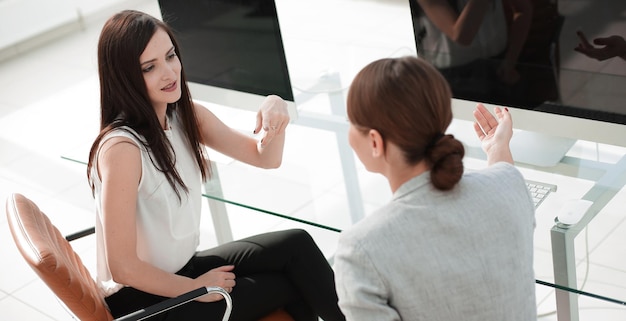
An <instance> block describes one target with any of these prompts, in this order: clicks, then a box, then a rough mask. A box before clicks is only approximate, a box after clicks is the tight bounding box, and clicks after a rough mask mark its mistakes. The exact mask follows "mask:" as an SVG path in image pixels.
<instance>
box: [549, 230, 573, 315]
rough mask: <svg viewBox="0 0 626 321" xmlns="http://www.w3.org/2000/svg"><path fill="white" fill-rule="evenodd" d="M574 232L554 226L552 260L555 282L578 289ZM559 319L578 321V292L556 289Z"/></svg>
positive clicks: (552, 232)
mask: <svg viewBox="0 0 626 321" xmlns="http://www.w3.org/2000/svg"><path fill="white" fill-rule="evenodd" d="M574 236H575V234H574V233H568V230H567V229H563V228H560V227H558V226H554V227H552V230H551V232H550V237H551V240H552V262H553V268H554V283H555V284H557V285H561V286H564V287H568V288H571V289H576V288H577V285H576V260H575V257H574ZM555 291H556V292H555V295H556V311H557V320H558V321H578V294H576V293H572V292H569V291H565V290H559V289H556V290H555Z"/></svg>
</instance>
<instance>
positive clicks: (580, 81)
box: [410, 0, 626, 124]
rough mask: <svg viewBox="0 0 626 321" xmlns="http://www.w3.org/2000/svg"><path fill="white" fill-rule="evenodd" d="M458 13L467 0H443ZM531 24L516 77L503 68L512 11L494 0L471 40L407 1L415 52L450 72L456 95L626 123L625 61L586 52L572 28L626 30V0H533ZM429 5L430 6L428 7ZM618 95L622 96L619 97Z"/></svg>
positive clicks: (592, 34) (598, 33)
mask: <svg viewBox="0 0 626 321" xmlns="http://www.w3.org/2000/svg"><path fill="white" fill-rule="evenodd" d="M442 2H445V3H446V4H447V5H449V6H451V7H453V8H454V10H456V11H457V12H460V10H461V9H462V8H459V6H462V3H466V2H467V1H454V0H442ZM530 2H531V3H532V5H533V14H532V19H531V26H530V29H529V31H528V33H527V35H526V38H525V39H524V40H523V41H521V43H520V44H519V45H521V46H522V49H521V51H520V53H519V57H518V58H517V59H515V60H514V63H515V64H514V70H515V74H516V77H517V78H515V77H508V78H507V76H506V74H507V73H506V72H503V71H502V70H504V67H503V66H504V65H505V57H506V55H507V50H508V49H509V48H510V47H511V46H513V45H515V41H516V40H517V39H515V38H512V37H511V35H512V34H507V30H510V28H511V23H510V21H511V19H512V17H513V13H512V10H511V9H510V8H507V7H505V6H504V5H503V3H505V1H492V2H491V4H490V5H489V7H488V9H487V11H486V13H485V16H484V18H483V24H482V25H481V27H480V29H478V31H477V32H476V36H475V37H474V39H473V40H472V41H471V43H470V44H467V43H466V44H459V43H458V42H457V41H453V40H451V38H450V37H447V36H446V35H445V33H443V32H442V31H440V29H439V28H437V27H438V24H441V22H437V20H441V19H437V18H433V17H429V16H428V15H427V14H426V12H427V10H423V8H421V7H420V5H419V4H418V1H417V0H410V7H411V16H412V20H413V27H414V34H415V41H416V46H417V50H418V56H421V57H424V58H425V59H427V60H429V61H431V62H432V63H433V64H434V65H435V66H436V67H437V68H438V69H439V70H440V71H441V72H442V73H443V74H444V76H445V77H446V79H448V82H449V84H450V86H451V88H452V91H453V95H454V97H455V98H458V99H464V100H470V101H479V102H485V103H490V104H495V105H504V106H510V107H517V108H522V109H527V110H534V111H541V112H547V113H553V114H559V115H567V116H573V117H580V118H586V119H592V120H599V121H603V122H611V123H617V124H626V107H624V106H626V99H624V96H623V95H622V94H621V93H622V92H624V91H626V61H624V60H623V59H621V58H619V57H617V58H612V59H608V60H605V61H598V60H596V59H592V58H589V57H587V56H585V55H583V54H581V53H579V52H577V51H575V50H574V48H575V47H576V46H577V45H578V42H579V40H578V37H577V33H576V32H577V31H579V30H580V31H583V32H584V33H585V35H586V36H587V38H588V39H589V40H590V41H592V40H593V39H595V38H598V37H608V36H612V35H619V36H622V37H626V1H623V0H593V1H592V0H589V1H578V0H576V1H575V0H530ZM431 12H432V10H431ZM620 96H622V97H620Z"/></svg>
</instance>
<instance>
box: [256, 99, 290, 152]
mask: <svg viewBox="0 0 626 321" xmlns="http://www.w3.org/2000/svg"><path fill="white" fill-rule="evenodd" d="M288 124H289V112H288V111H287V103H286V102H285V101H284V100H283V99H282V98H280V97H278V96H276V95H269V96H267V97H266V98H265V101H263V104H261V107H260V108H259V111H258V113H257V115H256V127H255V128H254V133H255V134H256V133H258V132H260V131H261V128H263V130H264V131H265V134H264V135H263V138H261V142H260V144H261V147H265V146H267V145H268V144H269V143H271V142H272V139H274V136H276V135H280V134H282V133H283V132H284V130H285V128H286V127H287V125H288Z"/></svg>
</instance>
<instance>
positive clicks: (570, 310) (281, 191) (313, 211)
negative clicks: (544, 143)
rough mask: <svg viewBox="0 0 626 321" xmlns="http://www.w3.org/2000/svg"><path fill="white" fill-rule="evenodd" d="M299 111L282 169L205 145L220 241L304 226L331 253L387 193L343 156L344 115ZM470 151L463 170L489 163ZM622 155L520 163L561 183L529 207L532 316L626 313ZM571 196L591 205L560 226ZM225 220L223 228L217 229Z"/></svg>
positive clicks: (579, 150) (592, 153) (582, 149)
mask: <svg viewBox="0 0 626 321" xmlns="http://www.w3.org/2000/svg"><path fill="white" fill-rule="evenodd" d="M331 101H332V100H331ZM317 103H325V104H328V103H327V102H326V101H319V100H318V101H317ZM218 110H219V108H217V109H215V111H216V113H219V111H218ZM241 112H243V111H225V112H224V113H223V114H220V115H219V116H220V117H221V118H225V122H226V123H229V124H230V123H231V121H233V122H236V121H237V120H239V121H241V119H246V118H247V119H252V118H251V117H252V116H253V114H252V113H251V114H250V115H249V116H235V115H234V114H238V113H241ZM300 115H301V116H303V115H304V117H311V118H313V117H318V119H314V120H313V121H312V120H310V119H303V118H299V119H298V120H296V121H295V122H294V123H293V124H291V125H290V126H289V127H288V132H287V133H288V134H287V135H288V136H287V141H286V146H285V155H284V158H283V165H282V166H281V168H279V169H275V170H261V169H256V168H253V167H250V166H248V165H245V164H241V163H239V162H237V161H234V160H232V159H228V158H225V157H223V156H221V155H219V154H217V153H215V152H213V151H209V154H210V157H212V159H213V160H214V166H216V169H217V170H216V171H215V172H216V173H217V174H218V175H219V177H216V179H217V180H215V181H213V184H208V185H207V190H206V195H205V197H207V199H209V200H211V202H209V203H213V205H211V206H214V207H215V206H217V207H221V208H222V210H223V212H222V214H218V213H219V212H216V211H215V210H213V211H212V213H211V215H214V217H213V220H214V224H216V226H215V227H216V228H217V229H218V230H220V233H222V234H221V236H220V235H218V237H222V239H221V242H223V241H228V240H230V239H232V238H240V237H245V236H247V235H249V234H247V233H250V234H254V233H260V232H263V231H265V230H268V229H269V230H271V229H280V228H288V227H302V228H305V229H307V230H309V231H310V232H311V233H312V234H313V235H314V237H315V238H316V240H317V241H318V242H319V243H320V247H322V248H323V251H324V252H325V253H326V254H327V256H328V257H330V258H332V252H333V251H334V248H335V245H334V244H335V243H334V242H336V239H337V236H336V235H335V234H337V233H338V232H340V231H341V230H344V229H346V228H349V226H350V225H351V224H352V223H353V222H355V221H356V220H358V219H360V218H361V217H364V216H367V214H368V213H370V212H371V211H373V210H374V209H376V208H378V207H379V206H381V205H383V204H385V203H386V202H387V201H388V200H389V198H390V197H391V194H390V192H389V188H388V186H387V183H386V180H384V178H383V177H382V176H380V175H377V174H372V173H368V172H367V171H365V169H364V168H363V167H362V165H361V164H360V162H358V160H356V158H355V157H354V155H350V156H351V157H350V158H349V159H347V160H346V159H345V158H342V157H344V156H343V155H345V150H346V148H349V146H348V145H347V140H342V136H341V135H346V133H347V122H346V120H345V117H341V116H338V115H334V116H333V115H332V114H331V115H330V116H329V117H328V118H327V120H326V121H328V123H329V124H330V126H329V127H328V129H322V128H320V126H312V125H311V123H315V122H320V121H321V120H320V119H323V118H324V117H322V116H320V115H316V114H315V113H310V114H309V113H303V114H300ZM228 118H230V120H229V119H228ZM457 122H461V124H462V122H463V121H457V120H455V124H458V123H457ZM247 127H249V126H247V125H242V126H241V128H247ZM343 137H344V138H345V137H347V136H343ZM457 137H459V136H457ZM459 138H460V139H461V140H463V137H462V136H461V137H459ZM342 144H343V145H342ZM342 148H343V149H344V150H343V151H342ZM476 149H477V147H475V146H467V151H468V153H467V154H468V155H467V157H466V159H465V166H466V167H467V169H468V170H472V169H479V168H483V167H484V166H486V162H485V160H484V155H482V154H481V153H482V152H481V151H480V150H476ZM350 154H351V152H350ZM624 156H626V149H625V148H621V147H615V146H610V145H602V144H595V143H592V142H585V141H578V142H577V143H576V144H575V145H574V147H573V148H572V149H571V150H570V151H569V152H568V154H567V155H566V157H565V158H564V159H563V160H562V161H561V162H560V163H559V164H557V165H556V166H554V167H549V168H545V167H537V166H532V165H525V164H517V167H518V168H519V169H520V171H522V173H523V174H524V176H525V177H526V178H527V179H529V180H535V181H540V182H545V183H550V184H555V185H557V186H558V189H557V191H556V192H554V193H552V194H550V195H549V196H548V197H547V199H546V200H545V201H544V202H543V203H542V204H541V205H540V206H539V207H538V208H537V211H536V221H537V227H536V230H535V260H536V261H535V271H536V279H537V283H538V287H537V300H538V310H539V311H538V312H539V314H540V316H542V317H545V318H547V319H548V320H549V319H550V318H558V320H559V321H563V320H579V319H580V318H581V317H586V316H589V315H591V316H599V315H602V313H603V312H604V311H612V312H615V310H618V311H621V312H622V315H626V307H625V306H624V305H625V304H626V303H625V302H624V301H626V259H624V257H625V256H624V254H626V252H625V250H624V246H623V245H622V244H623V243H624V242H623V239H624V237H623V235H624V232H623V231H625V229H626V216H624V215H623V210H622V208H623V205H622V204H624V202H626V191H625V190H624V189H623V186H624V184H625V183H626V158H625V157H624ZM350 163H351V164H350ZM350 166H351V168H350ZM345 168H348V170H350V171H351V173H350V175H351V176H350V178H349V179H348V178H346V177H345V176H344V175H343V171H344V169H345ZM350 193H356V194H358V196H357V198H356V200H357V201H358V202H360V206H359V207H358V208H356V209H355V208H351V204H352V203H353V202H354V201H355V199H350V196H349V195H350ZM569 199H589V200H592V201H593V205H592V206H591V208H590V209H589V210H588V211H587V213H586V215H585V216H584V217H583V218H582V220H581V221H580V222H579V223H578V224H576V225H573V226H569V227H567V228H564V227H560V226H557V224H556V222H555V216H556V213H557V212H558V210H559V208H560V207H561V206H562V205H563V204H564V203H565V202H566V201H567V200H569ZM214 207H213V208H214ZM358 211H362V212H361V213H359V212H358ZM216 215H217V216H216ZM220 222H222V223H220ZM224 222H225V224H227V225H224V226H222V227H220V224H224ZM242 225H254V226H255V227H256V229H254V228H253V229H252V230H251V231H249V232H246V228H242ZM316 235H318V236H316ZM557 311H558V312H557ZM555 320H556V319H555Z"/></svg>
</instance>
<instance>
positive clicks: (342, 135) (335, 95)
mask: <svg viewBox="0 0 626 321" xmlns="http://www.w3.org/2000/svg"><path fill="white" fill-rule="evenodd" d="M340 87H341V79H340V78H339V73H336V72H332V73H329V74H327V75H324V76H323V77H322V78H321V79H319V81H318V83H317V84H315V85H314V86H313V87H312V88H310V89H309V90H310V91H311V92H320V93H321V92H325V93H326V94H327V95H328V99H329V102H330V108H331V114H330V115H324V114H318V113H311V112H299V113H298V120H297V123H298V124H299V125H303V126H308V127H312V128H317V129H322V130H328V131H334V132H335V137H336V138H337V147H338V149H339V158H340V161H341V168H342V171H343V179H344V184H345V188H346V195H347V197H348V206H349V210H350V218H351V223H356V222H358V221H360V220H361V219H362V218H364V217H365V209H364V207H363V199H362V197H361V189H360V186H359V177H358V175H357V170H356V166H355V164H356V162H355V158H354V153H353V152H352V148H351V147H350V144H349V142H348V126H349V125H348V123H347V121H346V119H347V115H346V105H345V101H344V96H343V91H342V90H338V89H337V88H340ZM329 88H335V89H333V90H329ZM312 96H313V95H311V94H304V95H301V96H299V97H297V98H298V99H296V100H297V102H298V103H302V102H304V101H306V100H308V99H309V98H311V97H312Z"/></svg>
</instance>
